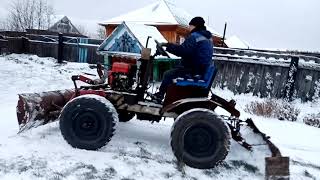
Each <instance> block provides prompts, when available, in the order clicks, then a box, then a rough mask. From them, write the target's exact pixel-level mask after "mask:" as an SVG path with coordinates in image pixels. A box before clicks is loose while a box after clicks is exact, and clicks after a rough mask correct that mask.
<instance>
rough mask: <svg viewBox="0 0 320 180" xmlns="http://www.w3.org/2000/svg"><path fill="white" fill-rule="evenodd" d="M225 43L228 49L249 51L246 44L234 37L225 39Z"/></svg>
mask: <svg viewBox="0 0 320 180" xmlns="http://www.w3.org/2000/svg"><path fill="white" fill-rule="evenodd" d="M225 43H226V45H227V46H228V47H229V48H240V49H249V45H248V43H246V42H244V41H242V40H241V39H240V38H238V37H237V36H235V35H234V36H231V37H229V38H228V39H226V40H225Z"/></svg>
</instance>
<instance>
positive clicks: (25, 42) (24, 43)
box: [22, 37, 30, 54]
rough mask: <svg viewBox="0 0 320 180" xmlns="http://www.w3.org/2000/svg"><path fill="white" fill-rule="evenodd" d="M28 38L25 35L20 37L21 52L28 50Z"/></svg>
mask: <svg viewBox="0 0 320 180" xmlns="http://www.w3.org/2000/svg"><path fill="white" fill-rule="evenodd" d="M29 49H30V48H29V39H28V38H27V37H22V53H26V54H28V53H29V52H30V50H29Z"/></svg>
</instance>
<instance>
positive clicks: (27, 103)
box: [17, 90, 74, 133]
mask: <svg viewBox="0 0 320 180" xmlns="http://www.w3.org/2000/svg"><path fill="white" fill-rule="evenodd" d="M73 96H74V90H61V91H49V92H42V93H30V94H19V101H18V105H17V118H18V123H19V129H20V130H19V133H20V132H23V131H25V130H28V129H31V128H34V127H37V126H40V125H44V124H47V123H48V122H52V121H55V120H56V119H57V118H58V116H59V114H60V111H61V109H62V108H63V107H64V105H65V104H67V102H68V101H70V100H71V99H72V98H73Z"/></svg>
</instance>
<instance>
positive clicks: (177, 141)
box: [17, 41, 281, 169]
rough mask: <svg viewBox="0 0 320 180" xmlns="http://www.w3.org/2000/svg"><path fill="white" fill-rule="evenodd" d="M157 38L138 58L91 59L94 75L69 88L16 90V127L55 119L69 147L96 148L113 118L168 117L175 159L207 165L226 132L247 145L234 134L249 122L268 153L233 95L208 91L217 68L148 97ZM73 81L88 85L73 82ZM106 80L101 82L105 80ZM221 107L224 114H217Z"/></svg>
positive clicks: (224, 150)
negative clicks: (97, 61) (160, 98)
mask: <svg viewBox="0 0 320 180" xmlns="http://www.w3.org/2000/svg"><path fill="white" fill-rule="evenodd" d="M156 43H157V50H156V53H155V54H154V55H151V50H150V49H148V48H144V49H143V50H142V53H141V58H139V59H138V58H127V57H126V58H114V59H113V60H112V62H111V64H110V65H111V66H110V67H108V68H106V67H104V66H103V65H101V64H98V65H96V66H95V67H96V68H97V72H98V75H99V77H100V79H99V80H92V79H90V78H88V77H86V76H83V75H76V76H72V81H73V83H74V86H75V88H74V89H71V90H64V91H51V92H44V93H38V94H37V93H36V94H20V95H19V101H18V106H17V116H18V122H19V125H20V131H21V132H22V131H24V130H27V129H30V128H32V127H36V126H38V125H43V124H46V123H48V122H51V121H54V120H57V119H59V120H60V122H59V125H60V129H61V133H62V135H63V137H64V139H65V140H66V141H67V142H68V143H69V144H70V145H71V146H73V147H75V148H79V149H86V150H98V149H99V148H101V147H103V146H105V145H107V144H108V142H109V141H110V140H111V138H112V136H113V135H114V133H115V128H116V124H117V122H118V121H120V122H127V121H130V120H131V119H133V118H134V117H135V116H136V119H139V120H147V121H151V122H159V121H160V120H161V119H162V118H173V119H174V124H173V127H172V130H171V138H170V141H171V142H170V144H171V147H172V151H173V153H174V155H175V156H176V158H177V160H178V161H179V162H183V163H184V164H186V165H188V166H190V167H194V168H199V169H207V168H213V167H215V166H216V165H217V164H219V163H220V162H221V161H223V160H224V159H225V157H226V156H227V154H228V152H229V148H230V142H231V138H233V139H234V140H235V141H236V142H238V143H239V144H240V145H242V146H243V147H244V148H246V149H248V150H251V149H252V146H251V145H250V144H249V143H247V142H246V141H245V140H244V138H243V137H242V136H241V134H240V128H241V126H243V125H245V124H246V125H248V126H249V127H252V128H253V130H254V132H256V133H258V134H260V135H261V136H262V138H263V139H264V140H265V141H266V142H267V144H268V145H269V147H270V149H271V151H272V154H273V156H274V157H281V154H280V151H279V150H278V148H276V146H274V144H273V143H272V142H271V141H269V138H268V137H267V136H266V135H265V134H263V133H261V132H260V131H259V130H258V129H257V128H256V126H255V125H254V123H253V121H252V120H251V119H247V120H245V121H243V120H240V119H239V117H240V112H239V111H238V110H237V109H236V108H235V105H236V103H235V101H234V100H231V101H226V100H225V99H223V98H221V97H219V96H217V95H215V94H214V93H213V92H212V91H211V86H212V83H213V80H214V76H215V74H216V73H217V70H216V69H215V67H214V66H210V67H207V70H206V72H205V73H204V75H202V76H201V75H187V76H186V77H181V78H177V79H176V80H175V81H174V83H173V84H172V85H171V86H170V87H169V88H168V90H167V92H166V96H165V99H164V101H163V103H161V104H158V103H154V102H153V101H152V99H151V98H150V97H151V93H150V92H148V89H150V86H151V85H150V84H151V83H150V77H151V72H152V70H151V69H152V65H153V62H154V60H155V57H156V56H159V55H160V56H168V54H167V53H166V51H165V50H164V49H163V48H162V47H161V45H160V44H159V43H158V42H157V41H156ZM77 81H82V82H85V83H87V84H89V85H87V86H80V87H78V85H77ZM106 81H107V82H106ZM217 107H221V108H223V109H225V110H226V111H228V112H229V113H230V116H228V117H226V116H220V115H218V114H217V113H215V109H216V108H217Z"/></svg>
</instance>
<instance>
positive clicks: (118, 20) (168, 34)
mask: <svg viewBox="0 0 320 180" xmlns="http://www.w3.org/2000/svg"><path fill="white" fill-rule="evenodd" d="M193 17H194V16H192V15H190V14H189V13H187V12H186V11H184V10H183V9H181V8H179V7H177V6H175V4H173V3H171V2H168V1H167V0H159V1H157V2H155V3H152V4H150V5H147V6H145V7H142V8H140V9H137V10H134V11H131V12H129V13H127V14H123V15H120V16H118V17H114V18H112V19H109V20H107V21H105V22H102V23H100V25H102V26H104V27H105V29H106V35H107V36H109V35H110V34H111V33H112V32H113V31H114V30H115V29H116V27H117V26H118V25H120V24H122V22H123V21H125V22H128V23H135V24H144V25H151V26H154V27H156V28H157V29H158V31H159V32H160V33H161V34H162V35H163V36H164V37H165V39H166V40H167V41H168V42H171V43H178V44H180V43H182V42H183V41H184V39H185V38H186V36H187V35H188V33H189V32H188V26H189V22H190V20H191V19H192V18H193ZM207 28H208V30H209V31H211V32H212V34H213V41H214V44H215V46H222V36H221V35H219V33H217V32H216V31H215V30H214V29H212V28H210V27H208V26H207Z"/></svg>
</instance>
